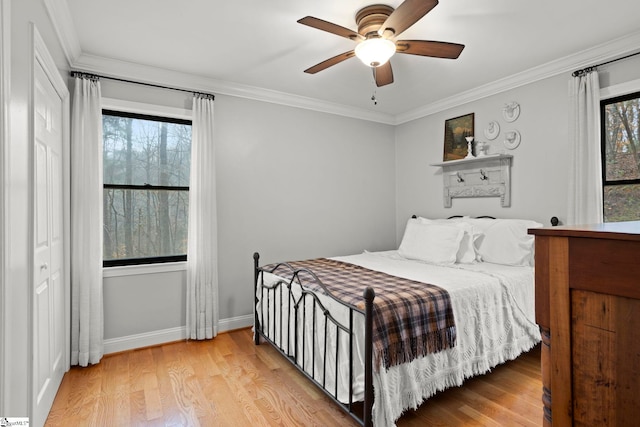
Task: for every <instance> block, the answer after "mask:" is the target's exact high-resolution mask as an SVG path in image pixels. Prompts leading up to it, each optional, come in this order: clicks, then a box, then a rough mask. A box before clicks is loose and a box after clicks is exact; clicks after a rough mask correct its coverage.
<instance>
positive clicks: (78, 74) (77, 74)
mask: <svg viewBox="0 0 640 427" xmlns="http://www.w3.org/2000/svg"><path fill="white" fill-rule="evenodd" d="M70 74H71V77H88V78H92V79H96V80H97V79H106V80H114V81H117V82H123V83H132V84H135V85H142V86H150V87H155V88H160V89H169V90H177V91H180V92H187V93H192V94H194V95H199V96H204V97H210V98H211V99H215V98H216V97H215V95H213V94H211V93H205V92H198V91H195V90H189V89H182V88H179V87H171V86H164V85H158V84H155V83H146V82H137V81H134V80H127V79H121V78H118V77H109V76H101V75H99V74H93V73H85V72H84V71H71V73H70Z"/></svg>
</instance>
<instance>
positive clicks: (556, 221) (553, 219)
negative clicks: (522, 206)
mask: <svg viewBox="0 0 640 427" xmlns="http://www.w3.org/2000/svg"><path fill="white" fill-rule="evenodd" d="M411 218H413V219H416V218H418V215H415V214H414V215H411ZM452 218H463V216H462V215H452V216H450V217H448V218H447V219H452ZM475 218H490V219H496V218H495V217H493V216H490V215H480V216H476V217H475ZM549 222H550V223H551V225H552V226H553V227H556V226H558V225H559V224H560V220H559V219H558V217H557V216H552V217H551V219H550V220H549Z"/></svg>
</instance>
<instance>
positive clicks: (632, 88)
mask: <svg viewBox="0 0 640 427" xmlns="http://www.w3.org/2000/svg"><path fill="white" fill-rule="evenodd" d="M630 99H640V80H633V81H630V82H626V83H622V84H618V85H615V86H611V87H608V88H604V89H601V90H600V162H601V166H602V168H601V169H602V171H601V172H602V213H603V216H604V218H606V204H605V188H606V187H615V186H619V185H640V178H635V179H618V180H607V156H606V154H607V149H606V135H607V121H606V119H605V110H606V107H607V105H610V104H614V103H616V102H621V101H628V100H630ZM605 222H607V221H606V220H605Z"/></svg>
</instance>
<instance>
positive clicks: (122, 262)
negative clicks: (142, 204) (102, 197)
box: [102, 108, 193, 268]
mask: <svg viewBox="0 0 640 427" xmlns="http://www.w3.org/2000/svg"><path fill="white" fill-rule="evenodd" d="M102 115H103V116H104V115H108V116H116V117H125V118H132V119H140V120H151V121H154V122H164V123H174V124H180V125H189V126H192V125H193V122H192V121H191V120H187V119H179V118H176V117H164V116H153V115H149V114H141V113H132V112H128V111H118V110H112V109H107V108H103V109H102ZM103 189H117V190H166V191H189V187H184V186H181V187H178V186H175V187H174V186H164V185H152V184H146V183H145V184H142V185H136V184H104V183H103ZM186 260H187V254H181V255H169V256H157V257H140V258H118V259H109V260H105V259H104V258H103V260H102V267H103V268H104V267H124V266H131V265H149V264H164V263H169V262H183V261H186Z"/></svg>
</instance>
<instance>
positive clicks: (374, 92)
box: [371, 67, 378, 105]
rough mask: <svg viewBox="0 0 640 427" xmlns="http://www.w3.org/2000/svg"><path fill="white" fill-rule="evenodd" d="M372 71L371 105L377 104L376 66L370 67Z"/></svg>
mask: <svg viewBox="0 0 640 427" xmlns="http://www.w3.org/2000/svg"><path fill="white" fill-rule="evenodd" d="M371 70H372V71H373V93H372V94H371V101H373V105H378V98H376V87H377V86H376V67H372V68H371Z"/></svg>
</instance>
